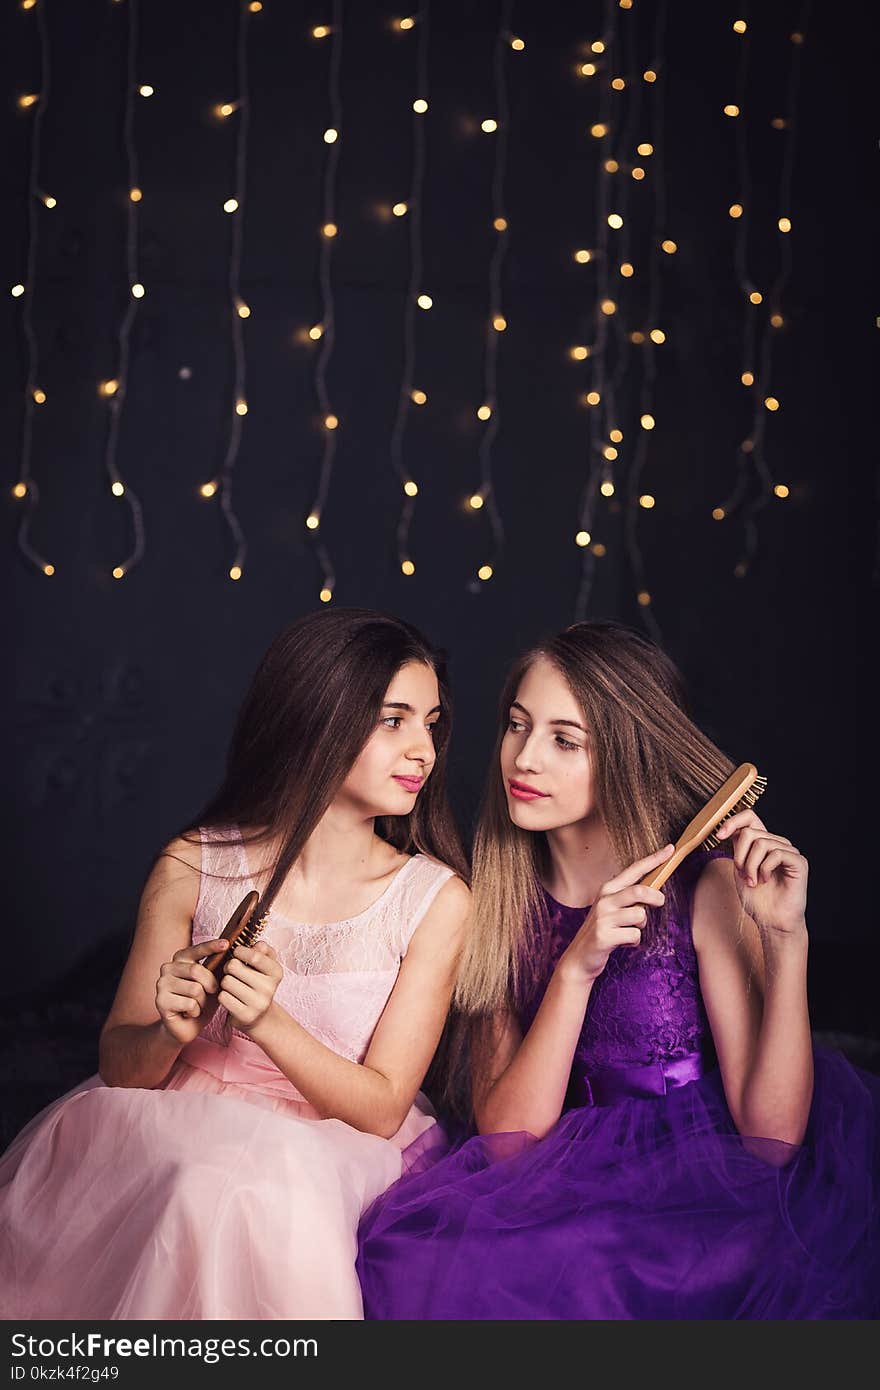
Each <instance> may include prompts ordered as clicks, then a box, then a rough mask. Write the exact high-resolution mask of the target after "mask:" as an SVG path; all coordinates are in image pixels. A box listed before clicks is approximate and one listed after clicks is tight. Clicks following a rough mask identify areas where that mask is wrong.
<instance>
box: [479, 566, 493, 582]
mask: <svg viewBox="0 0 880 1390" xmlns="http://www.w3.org/2000/svg"><path fill="white" fill-rule="evenodd" d="M477 577H478V578H479V579H491V578H492V566H491V565H480V568H479V569H478V570H477Z"/></svg>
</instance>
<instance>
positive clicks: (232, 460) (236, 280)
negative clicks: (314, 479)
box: [219, 0, 253, 579]
mask: <svg viewBox="0 0 880 1390" xmlns="http://www.w3.org/2000/svg"><path fill="white" fill-rule="evenodd" d="M252 13H253V11H251V8H250V6H249V5H248V4H247V3H246V0H240V3H239V7H238V29H237V32H236V54H235V67H236V85H237V88H238V92H237V95H236V100H235V102H234V103H232V104H233V107H234V110H235V111H236V112H237V116H238V129H237V131H236V136H235V192H234V201H235V207H234V208H233V209H232V212H231V214H230V215H231V217H232V234H231V241H230V250H229V274H228V281H227V283H228V294H229V322H230V329H231V334H232V375H233V387H232V410H231V413H230V423H229V438H228V441H227V445H226V453H225V455H224V457H223V463H222V465H221V467H220V480H219V481H220V510H221V511H222V513H223V517H224V519H225V521H226V525H227V526H228V528H229V533H230V535H231V537H232V544H233V547H234V549H233V558H232V564H231V565H230V568H229V577H230V578H231V579H240V578H241V576H242V572H243V570H244V563H245V560H246V558H247V541H246V539H245V534H244V531H243V529H242V525H241V522H240V521H239V519H238V515H237V513H236V511H235V508H234V506H233V501H232V479H233V473H234V471H235V467H236V464H237V463H238V456H239V451H240V449H241V441H242V436H243V434H244V422H245V417H246V416H247V411H248V405H247V356H246V353H245V341H244V322H245V317H246V315H243V314H242V313H241V309H242V307H243V305H244V301H243V300H242V297H241V265H242V256H243V252H244V216H245V207H246V200H247V172H248V135H249V133H250V89H249V71H248V34H249V25H250V16H251V14H252Z"/></svg>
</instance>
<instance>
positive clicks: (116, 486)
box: [110, 482, 125, 497]
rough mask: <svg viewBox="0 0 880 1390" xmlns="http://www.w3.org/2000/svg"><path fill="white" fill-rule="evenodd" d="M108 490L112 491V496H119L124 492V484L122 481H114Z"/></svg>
mask: <svg viewBox="0 0 880 1390" xmlns="http://www.w3.org/2000/svg"><path fill="white" fill-rule="evenodd" d="M110 491H111V492H112V493H113V496H114V497H121V496H122V495H123V493H124V492H125V484H124V483H120V482H115V483H113V485H112V486H111V488H110Z"/></svg>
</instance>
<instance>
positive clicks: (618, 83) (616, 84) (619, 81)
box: [611, 77, 626, 92]
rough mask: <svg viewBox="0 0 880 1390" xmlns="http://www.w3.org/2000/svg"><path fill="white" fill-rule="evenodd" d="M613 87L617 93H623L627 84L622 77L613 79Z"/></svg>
mask: <svg viewBox="0 0 880 1390" xmlns="http://www.w3.org/2000/svg"><path fill="white" fill-rule="evenodd" d="M611 86H612V87H613V88H614V90H615V92H622V91H623V89H624V87H625V86H626V82H625V80H624V79H623V78H622V77H612V79H611Z"/></svg>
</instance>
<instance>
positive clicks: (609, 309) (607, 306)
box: [599, 299, 617, 316]
mask: <svg viewBox="0 0 880 1390" xmlns="http://www.w3.org/2000/svg"><path fill="white" fill-rule="evenodd" d="M599 307H600V309H601V310H602V313H603V314H608V315H609V316H610V315H611V314H616V313H617V305H616V304H615V303H614V300H613V299H603V300H602V303H601V304H600V306H599Z"/></svg>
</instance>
